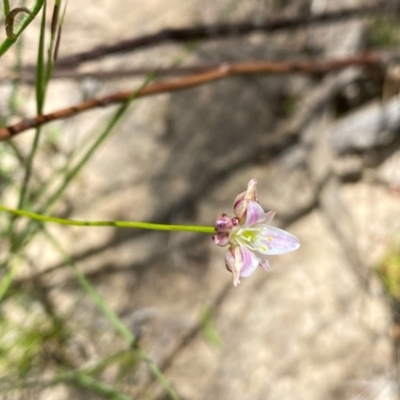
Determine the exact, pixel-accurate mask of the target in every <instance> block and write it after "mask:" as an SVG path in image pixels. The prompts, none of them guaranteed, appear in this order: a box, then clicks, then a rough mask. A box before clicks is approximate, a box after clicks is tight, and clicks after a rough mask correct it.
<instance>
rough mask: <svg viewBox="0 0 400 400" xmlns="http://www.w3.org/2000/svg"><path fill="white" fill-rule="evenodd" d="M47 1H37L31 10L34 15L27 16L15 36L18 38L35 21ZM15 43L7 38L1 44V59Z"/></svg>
mask: <svg viewBox="0 0 400 400" xmlns="http://www.w3.org/2000/svg"><path fill="white" fill-rule="evenodd" d="M44 1H45V0H37V1H36V3H35V5H34V6H33V7H32V9H31V13H32V15H27V16H26V17H25V18H24V20H23V21H22V23H21V25H20V26H19V27H18V29H17V30H16V32H15V36H16V37H17V38H18V36H19V35H20V34H21V33H22V32H23V31H24V30H25V28H26V27H27V26H28V25H29V24H30V23H31V22H32V21H33V19H34V18H35V16H36V15H37V13H38V12H39V11H40V9H41V8H42V6H43V3H44ZM14 43H15V39H10V38H7V39H5V40H4V41H3V43H1V45H0V57H2V56H3V55H4V53H5V52H6V51H7V50H8V49H9V48H10V47H11V46H12V45H13V44H14Z"/></svg>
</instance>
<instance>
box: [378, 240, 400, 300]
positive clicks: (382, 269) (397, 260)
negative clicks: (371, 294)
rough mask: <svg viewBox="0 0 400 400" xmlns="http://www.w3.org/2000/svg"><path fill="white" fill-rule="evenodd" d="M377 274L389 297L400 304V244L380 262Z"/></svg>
mask: <svg viewBox="0 0 400 400" xmlns="http://www.w3.org/2000/svg"><path fill="white" fill-rule="evenodd" d="M377 274H378V276H379V278H380V279H381V281H382V284H383V287H384V288H385V291H386V293H387V295H388V296H389V298H390V299H392V300H395V301H396V302H399V304H400V244H398V245H396V246H393V247H392V248H391V249H390V250H389V252H388V253H387V255H386V256H385V258H384V259H383V260H382V262H381V263H380V265H379V267H378V269H377Z"/></svg>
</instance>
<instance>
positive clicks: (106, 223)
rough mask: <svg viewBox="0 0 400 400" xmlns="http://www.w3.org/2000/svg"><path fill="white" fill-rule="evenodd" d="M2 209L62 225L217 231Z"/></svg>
mask: <svg viewBox="0 0 400 400" xmlns="http://www.w3.org/2000/svg"><path fill="white" fill-rule="evenodd" d="M0 211H4V212H7V213H9V214H13V215H18V216H20V217H26V218H29V219H32V220H36V221H42V222H52V223H55V224H60V225H71V226H113V227H117V228H137V229H151V230H156V231H186V232H198V233H211V234H212V233H215V229H214V227H212V226H198V225H168V224H153V223H149V222H135V221H80V220H74V219H64V218H57V217H50V216H46V215H42V214H36V213H34V212H30V211H25V210H20V209H12V208H8V207H5V206H3V205H0Z"/></svg>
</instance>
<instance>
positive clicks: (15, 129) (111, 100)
mask: <svg viewBox="0 0 400 400" xmlns="http://www.w3.org/2000/svg"><path fill="white" fill-rule="evenodd" d="M382 64H383V56H382V54H381V53H363V54H360V55H358V56H354V57H348V58H345V59H333V60H323V61H311V62H270V61H247V62H239V63H231V64H228V63H226V64H221V65H220V66H219V67H217V68H213V69H210V70H206V71H205V72H203V73H198V74H193V75H189V76H185V77H183V78H179V79H173V80H170V81H164V82H157V83H154V84H152V85H149V86H147V87H145V88H143V89H141V90H140V91H139V92H138V93H136V96H137V97H144V96H152V95H156V94H160V93H167V92H173V91H178V90H183V89H189V88H192V87H196V86H199V85H203V84H206V83H210V82H213V81H216V80H220V79H224V78H227V77H233V76H245V75H255V74H271V73H275V74H288V73H295V72H297V73H304V74H321V73H326V72H330V71H334V70H340V69H343V68H347V67H350V66H357V65H358V66H369V67H374V68H379V69H381V68H382ZM135 92H136V91H124V92H118V93H114V94H111V95H108V96H105V97H102V98H99V99H90V100H87V101H84V102H82V103H80V104H78V105H75V106H73V107H68V108H64V109H61V110H58V111H55V112H53V113H50V114H44V115H37V116H36V117H34V118H31V119H24V120H22V121H21V122H18V123H17V124H15V125H11V126H8V127H4V128H2V129H0V141H3V140H7V139H10V138H11V137H13V136H15V135H17V134H19V133H21V132H23V131H25V130H27V129H30V128H36V127H38V126H40V125H43V124H46V123H48V122H50V121H54V120H59V119H64V118H68V117H71V116H73V115H76V114H79V113H81V112H83V111H86V110H90V109H93V108H96V107H105V106H108V105H110V104H115V103H121V102H123V101H126V100H127V99H129V98H130V97H132V95H133V94H134V93H135Z"/></svg>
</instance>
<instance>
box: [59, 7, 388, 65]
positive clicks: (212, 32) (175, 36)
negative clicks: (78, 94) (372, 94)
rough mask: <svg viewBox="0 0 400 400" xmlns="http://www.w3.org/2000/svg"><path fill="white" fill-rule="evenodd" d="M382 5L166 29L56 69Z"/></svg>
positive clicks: (375, 9)
mask: <svg viewBox="0 0 400 400" xmlns="http://www.w3.org/2000/svg"><path fill="white" fill-rule="evenodd" d="M383 11H384V8H382V7H381V4H380V3H379V2H376V3H374V4H371V5H363V6H361V7H354V8H347V9H344V10H337V11H330V12H326V13H321V14H315V15H306V16H299V17H294V18H293V17H292V18H274V19H272V18H270V19H269V18H267V19H261V20H260V19H258V20H253V21H243V22H238V23H222V24H210V25H198V26H194V27H190V28H182V29H163V30H161V31H159V32H157V33H153V34H149V35H144V36H139V37H135V38H132V39H127V40H123V41H121V42H119V43H116V44H113V45H110V46H99V47H95V48H94V49H92V50H88V51H84V52H81V53H77V54H74V55H71V56H67V57H63V58H59V59H58V62H57V67H62V68H65V67H70V66H75V65H77V64H79V63H82V62H85V61H89V60H93V59H97V58H99V57H104V56H106V55H110V54H115V53H120V52H128V51H134V50H137V49H141V48H144V47H152V46H156V45H159V44H161V43H165V42H176V43H185V42H190V41H192V40H200V39H202V40H207V39H220V38H226V37H233V36H241V35H245V34H248V33H252V32H275V31H278V30H283V29H286V30H293V29H297V28H299V27H303V26H309V25H316V24H322V23H326V22H337V21H338V20H343V19H348V18H355V17H359V16H362V15H366V14H369V13H371V12H383Z"/></svg>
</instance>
